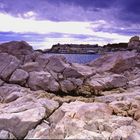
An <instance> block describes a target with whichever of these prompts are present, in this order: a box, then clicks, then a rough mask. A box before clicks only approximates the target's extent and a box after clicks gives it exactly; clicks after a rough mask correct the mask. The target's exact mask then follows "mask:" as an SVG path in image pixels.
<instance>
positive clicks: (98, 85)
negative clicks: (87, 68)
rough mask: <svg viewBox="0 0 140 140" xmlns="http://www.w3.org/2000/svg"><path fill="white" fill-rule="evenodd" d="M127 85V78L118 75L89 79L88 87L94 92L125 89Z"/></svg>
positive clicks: (98, 76) (96, 76)
mask: <svg viewBox="0 0 140 140" xmlns="http://www.w3.org/2000/svg"><path fill="white" fill-rule="evenodd" d="M126 84H127V78H126V77H124V76H122V75H118V74H112V75H110V74H107V75H95V76H92V77H91V78H89V79H87V81H86V85H89V86H91V87H92V88H93V89H94V90H99V91H100V90H108V89H113V88H118V87H123V86H125V85H126Z"/></svg>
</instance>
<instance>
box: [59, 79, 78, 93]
mask: <svg viewBox="0 0 140 140" xmlns="http://www.w3.org/2000/svg"><path fill="white" fill-rule="evenodd" d="M60 86H61V90H62V91H63V92H65V93H68V92H71V91H73V90H75V89H76V86H75V85H74V84H73V83H72V82H71V81H69V80H63V81H61V82H60Z"/></svg>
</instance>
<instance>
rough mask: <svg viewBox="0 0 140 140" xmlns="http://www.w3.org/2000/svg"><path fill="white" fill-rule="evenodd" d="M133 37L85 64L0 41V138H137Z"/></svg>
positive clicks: (139, 88)
mask: <svg viewBox="0 0 140 140" xmlns="http://www.w3.org/2000/svg"><path fill="white" fill-rule="evenodd" d="M138 40H139V39H138V38H136V37H134V38H132V39H130V42H129V43H128V46H129V50H127V51H116V52H114V53H111V54H106V55H103V56H102V57H100V58H98V59H97V60H95V61H92V62H89V63H87V64H77V63H69V62H67V61H66V59H65V57H63V56H51V57H47V55H45V54H43V53H41V52H39V51H34V50H33V49H32V47H31V46H30V45H29V44H27V43H26V42H24V41H21V42H17V41H12V42H8V43H3V44H0V138H1V139H10V138H11V139H31V138H33V139H35V138H37V139H93V140H127V139H128V140H139V138H140V54H139V43H138V42H139V41H138Z"/></svg>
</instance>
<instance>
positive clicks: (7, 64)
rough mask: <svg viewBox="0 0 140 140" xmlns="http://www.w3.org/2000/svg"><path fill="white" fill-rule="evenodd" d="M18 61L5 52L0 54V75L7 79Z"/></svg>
mask: <svg viewBox="0 0 140 140" xmlns="http://www.w3.org/2000/svg"><path fill="white" fill-rule="evenodd" d="M19 64H20V61H19V60H18V59H17V58H16V57H14V56H12V55H9V54H7V53H1V54H0V77H1V78H2V79H3V80H5V81H7V80H8V79H9V77H10V75H11V74H12V73H13V72H14V71H15V70H16V69H17V68H18V66H19Z"/></svg>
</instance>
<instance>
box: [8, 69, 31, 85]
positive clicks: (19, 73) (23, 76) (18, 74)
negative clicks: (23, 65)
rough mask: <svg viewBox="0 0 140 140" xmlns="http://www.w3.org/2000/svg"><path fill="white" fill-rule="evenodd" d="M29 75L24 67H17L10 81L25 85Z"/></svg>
mask: <svg viewBox="0 0 140 140" xmlns="http://www.w3.org/2000/svg"><path fill="white" fill-rule="evenodd" d="M28 77H29V74H28V73H27V72H26V71H24V70H22V69H16V70H15V71H14V73H13V74H12V76H11V77H10V79H9V81H10V82H11V83H16V84H21V85H24V84H25V83H26V80H27V79H28Z"/></svg>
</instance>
